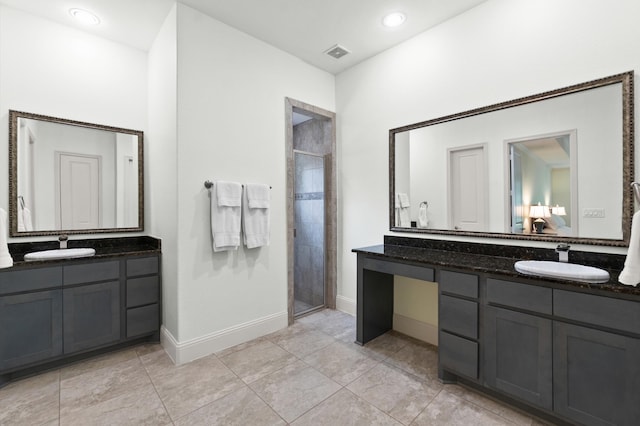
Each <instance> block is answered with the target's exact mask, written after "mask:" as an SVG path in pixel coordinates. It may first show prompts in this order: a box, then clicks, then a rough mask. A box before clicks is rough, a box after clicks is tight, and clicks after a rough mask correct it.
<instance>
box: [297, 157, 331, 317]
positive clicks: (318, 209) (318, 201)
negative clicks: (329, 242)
mask: <svg viewBox="0 0 640 426" xmlns="http://www.w3.org/2000/svg"><path fill="white" fill-rule="evenodd" d="M294 167H295V176H294V193H295V195H294V196H295V200H294V206H295V233H294V236H295V238H294V315H296V316H297V315H300V314H304V313H306V312H309V311H312V310H315V309H319V308H322V307H324V306H325V282H324V253H325V242H324V240H325V226H324V219H325V214H324V211H325V209H324V157H323V156H322V155H318V154H312V153H308V152H303V151H297V150H294Z"/></svg>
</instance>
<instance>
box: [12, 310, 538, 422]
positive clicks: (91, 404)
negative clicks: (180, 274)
mask: <svg viewBox="0 0 640 426" xmlns="http://www.w3.org/2000/svg"><path fill="white" fill-rule="evenodd" d="M354 339H355V318H353V317H352V316H349V315H347V314H344V313H341V312H338V311H330V310H325V311H321V312H317V313H314V314H312V315H309V316H307V317H304V318H302V319H300V320H299V321H296V323H295V324H294V325H293V326H292V327H289V328H287V329H285V330H281V331H279V332H277V333H274V334H271V335H268V336H265V337H262V338H259V339H256V340H253V341H251V342H248V343H244V344H242V345H239V346H236V347H233V348H230V349H227V350H224V351H222V352H219V353H216V354H213V355H210V356H207V357H205V358H201V359H199V360H196V361H193V362H191V363H189V364H184V365H181V366H175V365H173V363H172V362H171V361H170V359H169V358H168V356H167V355H166V354H165V353H164V351H163V350H162V348H161V347H160V346H159V345H146V346H139V347H136V348H131V349H127V350H123V351H120V352H115V353H112V354H108V355H104V356H101V357H98V358H94V359H91V360H87V361H83V362H81V363H78V364H75V365H71V366H68V367H64V368H62V369H60V370H56V371H52V372H47V373H44V374H41V375H38V376H35V377H31V378H28V379H24V380H21V381H18V382H16V383H12V384H11V385H9V386H7V387H5V388H3V389H0V425H47V426H53V425H180V426H182V425H243V426H247V425H249V426H258V425H287V424H290V425H294V426H302V425H314V426H317V425H332V426H334V425H367V426H368V425H415V426H421V425H527V426H529V425H531V426H538V425H543V423H541V422H539V421H538V420H536V419H533V418H531V417H530V416H528V415H526V414H523V413H522V412H520V411H517V410H515V409H513V408H511V407H509V406H507V405H504V404H502V403H498V402H496V401H493V400H491V399H489V398H486V397H484V396H482V395H480V394H478V393H475V392H472V391H470V390H467V389H465V388H463V387H460V386H457V385H443V384H441V383H440V382H439V381H438V380H437V352H436V348H435V347H433V346H431V345H428V344H425V343H422V342H419V341H417V340H415V339H411V338H409V337H406V336H403V335H401V334H398V333H395V332H390V333H387V334H385V335H383V336H380V337H379V338H377V339H375V340H374V341H372V342H370V343H368V344H367V345H365V346H364V347H360V346H358V345H356V344H354V343H353V340H354Z"/></svg>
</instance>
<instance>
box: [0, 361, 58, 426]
mask: <svg viewBox="0 0 640 426" xmlns="http://www.w3.org/2000/svg"><path fill="white" fill-rule="evenodd" d="M59 401H60V372H59V371H57V370H56V371H53V372H49V373H43V374H40V375H38V376H34V377H30V378H26V379H22V380H19V381H17V382H15V383H11V384H9V385H7V386H5V387H4V388H2V389H0V425H12V426H13V425H42V424H47V425H48V424H56V423H57V422H58V417H59V413H60V402H59Z"/></svg>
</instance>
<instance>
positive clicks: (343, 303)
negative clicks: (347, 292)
mask: <svg viewBox="0 0 640 426" xmlns="http://www.w3.org/2000/svg"><path fill="white" fill-rule="evenodd" d="M336 310H338V311H342V312H345V313H347V314H349V315H353V316H355V315H356V313H357V309H356V301H355V300H353V299H348V298H346V297H344V296H340V295H338V296H336Z"/></svg>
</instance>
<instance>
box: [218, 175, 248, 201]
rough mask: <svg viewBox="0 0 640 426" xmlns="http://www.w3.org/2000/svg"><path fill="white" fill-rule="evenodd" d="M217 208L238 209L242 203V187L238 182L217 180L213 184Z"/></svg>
mask: <svg viewBox="0 0 640 426" xmlns="http://www.w3.org/2000/svg"><path fill="white" fill-rule="evenodd" d="M215 187H216V196H217V197H218V205H219V206H227V207H240V204H241V203H242V185H240V184H239V183H238V182H225V181H223V180H219V181H217V182H216V183H215Z"/></svg>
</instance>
